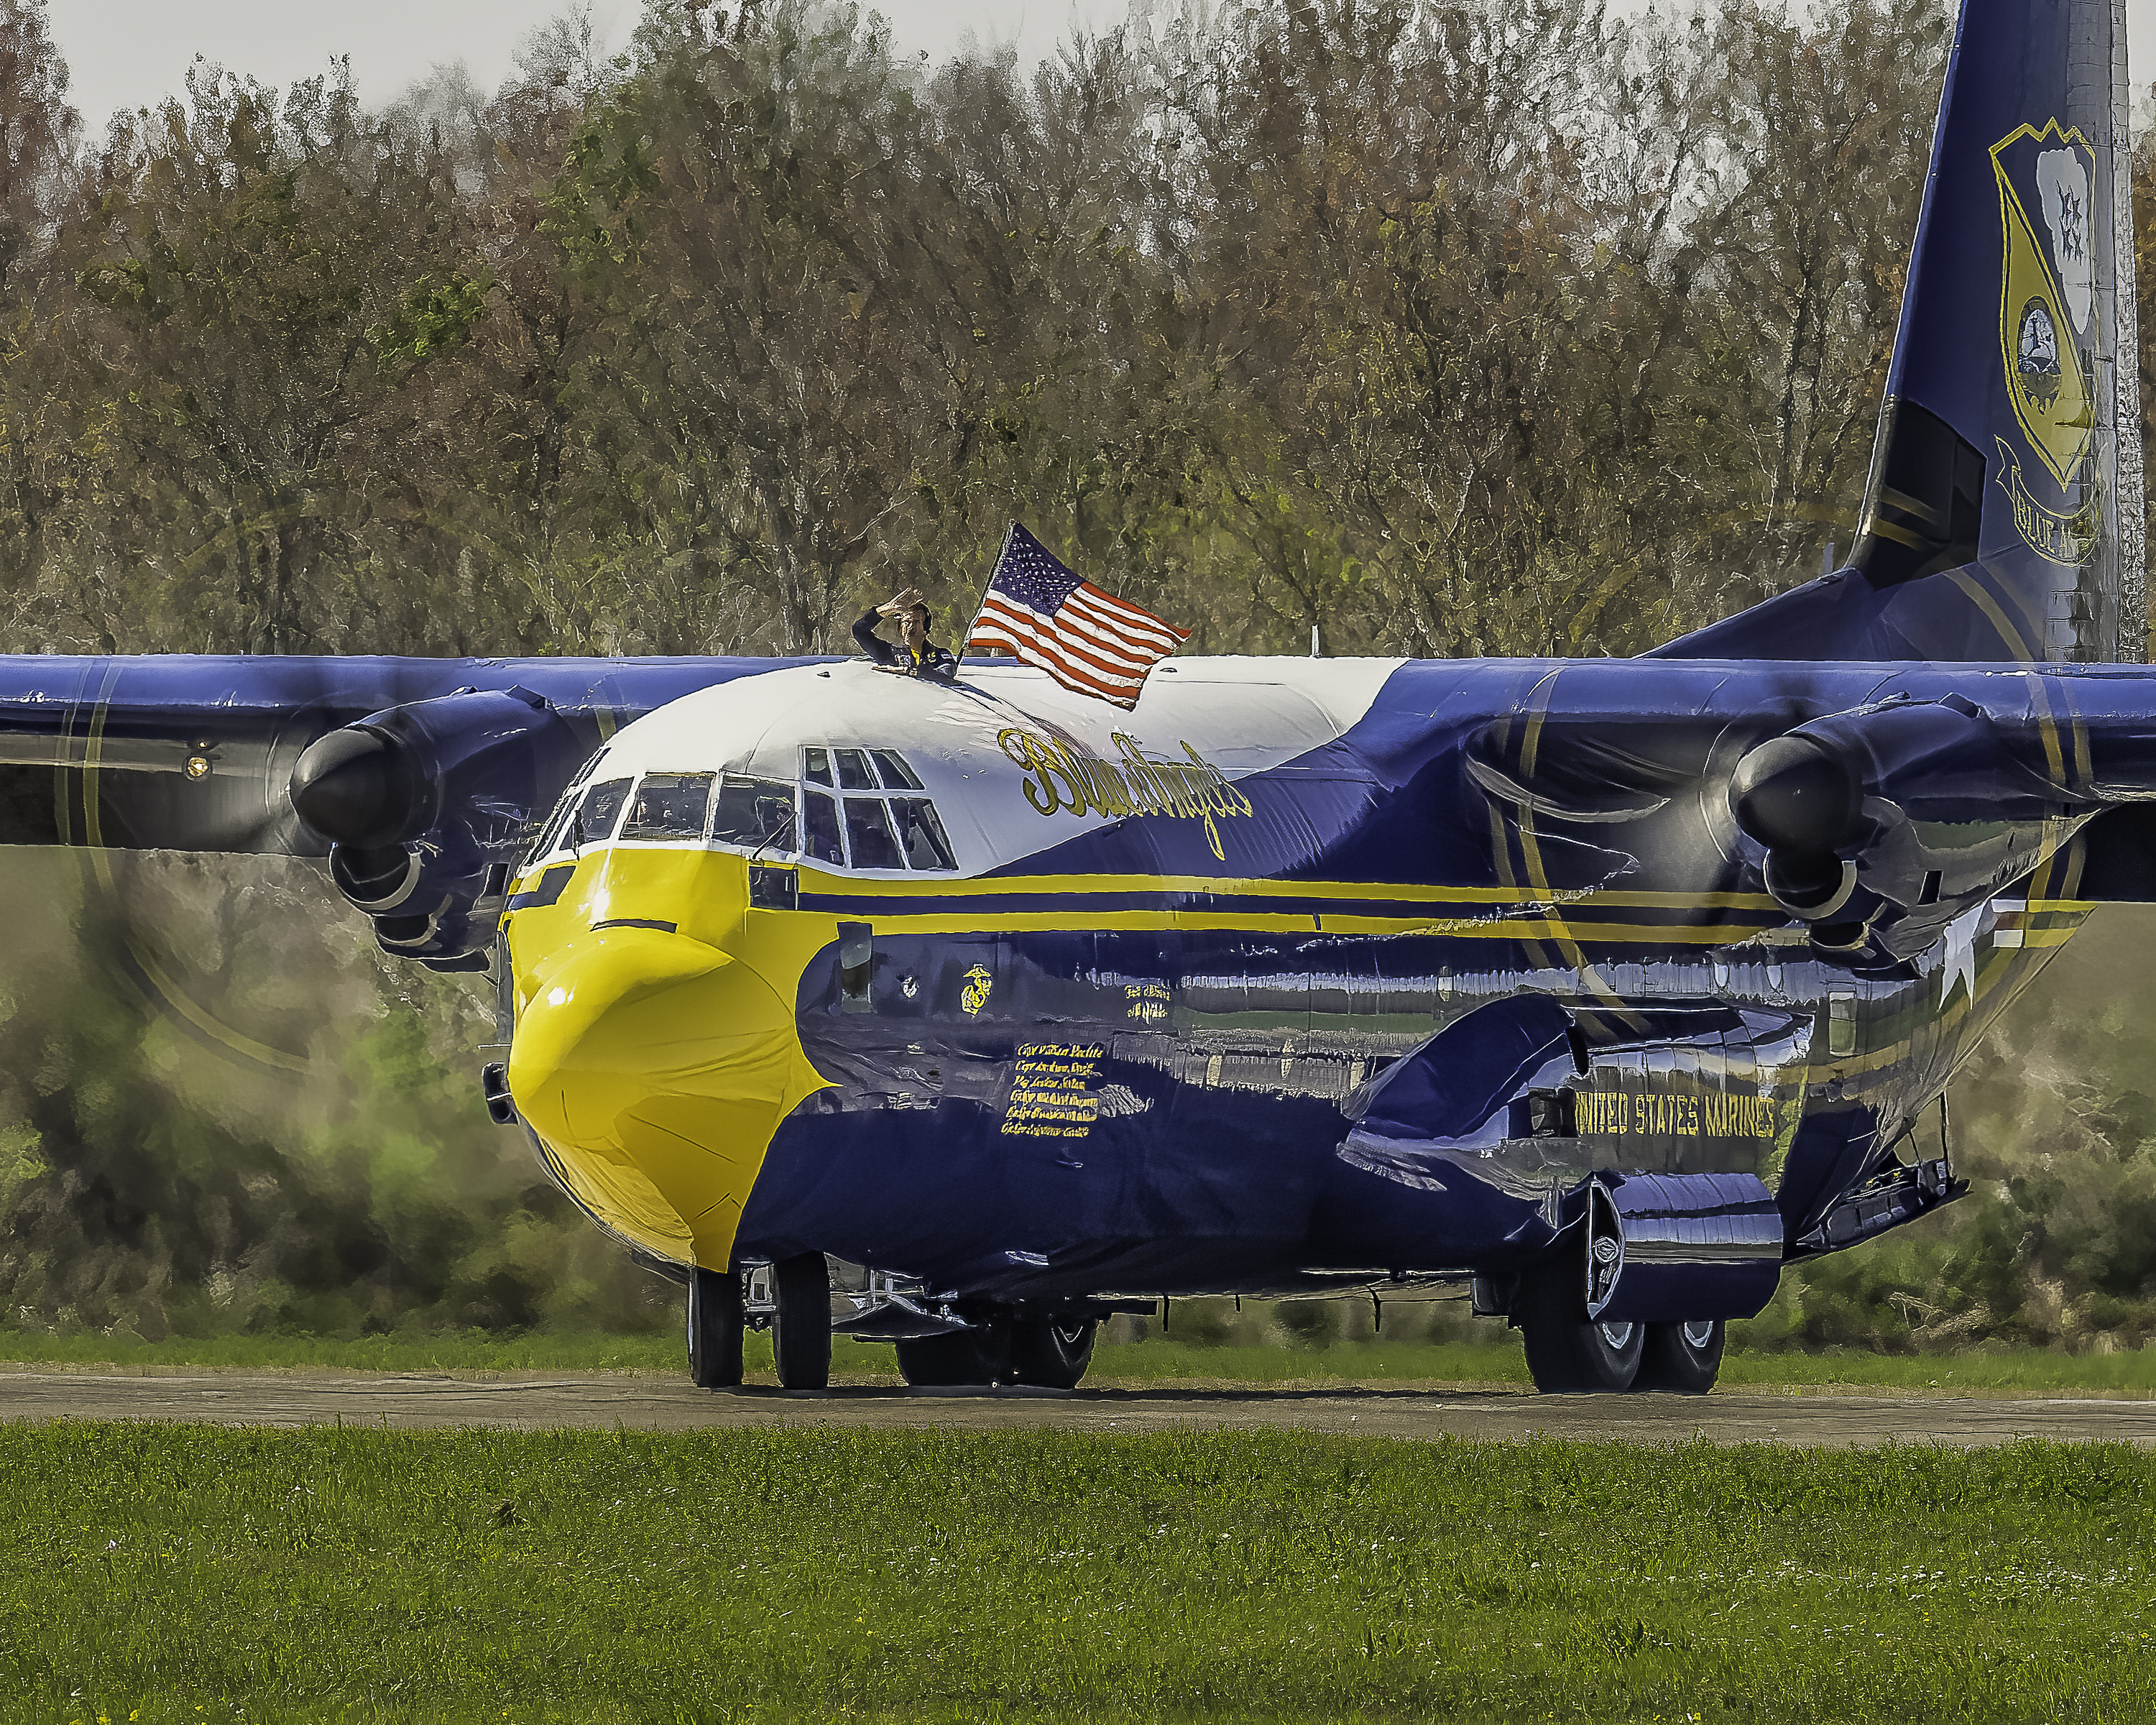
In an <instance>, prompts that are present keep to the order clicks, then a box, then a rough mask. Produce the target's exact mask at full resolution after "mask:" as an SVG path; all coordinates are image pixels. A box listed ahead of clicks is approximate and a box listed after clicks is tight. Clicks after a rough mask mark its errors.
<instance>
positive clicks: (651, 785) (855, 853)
mask: <svg viewBox="0 0 2156 1725" xmlns="http://www.w3.org/2000/svg"><path fill="white" fill-rule="evenodd" d="M923 789H924V787H923V786H922V784H921V779H920V776H919V775H918V774H916V773H915V772H914V770H913V768H911V767H910V766H909V765H907V763H906V759H905V757H903V756H901V755H900V754H899V753H898V752H896V750H893V749H822V748H812V749H803V751H802V752H801V780H800V782H799V783H798V784H797V783H795V782H794V781H793V780H790V779H784V778H757V777H756V776H754V775H752V774H749V773H645V774H644V775H643V776H642V777H641V778H634V779H630V778H610V779H608V780H606V781H605V782H604V783H601V784H595V785H593V786H591V787H589V788H588V789H580V788H577V787H574V786H572V787H571V788H570V790H569V792H568V793H566V794H565V795H564V796H563V798H562V803H561V806H560V807H559V808H557V809H556V810H555V811H554V813H553V814H552V816H551V817H550V818H549V819H548V820H547V825H546V828H545V829H544V830H543V831H542V833H541V834H540V836H539V839H537V840H536V842H535V843H534V845H533V846H532V855H533V857H534V858H535V859H536V858H538V857H542V856H545V855H549V854H551V853H552V852H555V851H557V850H559V851H563V852H567V851H572V850H577V851H580V850H583V848H584V847H585V846H587V845H597V844H602V843H603V842H604V841H606V840H607V839H613V838H616V837H618V838H619V842H621V843H624V844H636V843H643V844H667V843H672V844H677V845H678V844H680V843H681V842H682V841H684V840H687V841H689V842H690V843H697V842H702V843H709V844H715V845H732V846H738V847H740V848H741V849H742V850H747V851H748V852H749V853H750V854H751V855H756V854H757V853H758V852H775V853H777V854H779V855H794V856H798V857H800V858H802V859H803V860H805V861H809V862H817V863H824V864H827V865H830V866H831V867H834V868H841V869H843V868H846V867H849V866H850V867H853V868H856V869H916V870H953V869H956V868H957V866H958V864H957V857H956V855H955V854H954V853H953V852H952V849H951V840H950V837H949V835H948V834H947V833H946V832H945V831H944V829H943V822H942V818H941V817H940V816H938V815H937V813H936V805H935V803H933V802H932V800H931V799H930V798H928V797H927V796H925V795H922V794H921V792H922V791H923ZM632 793H633V794H632ZM624 810H626V811H627V817H626V819H624ZM617 826H619V829H620V831H619V834H618V835H617V834H616V832H615V829H616V827H617Z"/></svg>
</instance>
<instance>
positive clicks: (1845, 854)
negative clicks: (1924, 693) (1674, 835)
mask: <svg viewBox="0 0 2156 1725" xmlns="http://www.w3.org/2000/svg"><path fill="white" fill-rule="evenodd" d="M2103 753H2104V758H2102V759H2097V760H2092V759H2091V758H2090V755H2089V745H2088V743H2087V740H2086V738H2085V737H2083V738H2082V739H2081V740H2080V741H2078V742H2077V741H2076V740H2075V732H2074V728H2073V727H2072V726H2071V723H2070V722H2068V723H2060V724H2051V723H2046V722H2040V721H2039V722H2032V723H2030V724H2025V725H2023V724H2002V723H2001V722H2000V721H1998V720H1995V719H1994V718H1993V717H1992V716H1990V715H1989V714H1988V713H1986V712H1985V711H1984V710H1983V709H1982V708H1980V707H1979V706H1976V705H1975V704H1974V703H1973V702H1971V701H1967V700H1964V699H1963V697H1961V696H1956V695H1948V696H1944V697H1943V698H1942V699H1940V700H1938V701H1912V700H1907V699H1899V700H1894V701H1886V702H1882V703H1881V704H1879V705H1877V706H1865V707H1858V708H1856V709H1853V710H1852V711H1848V712H1842V713H1834V714H1830V715H1828V716H1825V717H1824V718H1819V719H1814V720H1812V721H1809V723H1806V724H1804V725H1799V726H1797V727H1796V728H1795V729H1794V730H1793V731H1790V732H1786V733H1785V734H1784V735H1783V736H1780V737H1774V738H1773V739H1771V740H1769V741H1768V742H1763V743H1760V744H1759V745H1758V746H1757V747H1754V748H1753V749H1752V750H1751V751H1749V752H1748V753H1747V754H1746V755H1745V756H1744V757H1743V759H1742V760H1740V761H1739V762H1738V764H1737V770H1736V772H1735V773H1734V775H1733V777H1732V781H1731V784H1730V802H1731V807H1732V810H1733V811H1734V813H1735V815H1736V818H1737V824H1738V826H1739V827H1740V828H1741V829H1743V832H1744V833H1745V834H1746V835H1747V836H1748V837H1749V838H1751V839H1753V840H1754V841H1755V842H1756V843H1758V844H1759V845H1763V847H1765V850H1766V853H1767V855H1766V861H1765V865H1764V870H1763V873H1764V876H1765V884H1766V888H1767V891H1768V894H1769V895H1771V896H1772V897H1773V898H1774V901H1775V903H1777V904H1778V905H1779V906H1781V907H1782V908H1783V909H1784V911H1788V912H1789V915H1791V916H1794V917H1797V918H1798V919H1799V920H1800V921H1802V922H1806V923H1809V925H1810V929H1811V937H1812V942H1813V944H1814V946H1815V947H1817V948H1818V949H1819V950H1820V952H1822V953H1824V954H1826V955H1837V954H1839V955H1844V956H1850V955H1856V954H1858V953H1860V952H1867V951H1875V950H1876V952H1878V953H1880V954H1881V955H1884V956H1886V957H1890V958H1907V957H1912V956H1914V955H1915V954H1916V953H1917V952H1922V951H1923V950H1925V949H1926V948H1927V947H1929V946H1931V945H1932V944H1933V942H1935V941H1937V940H1938V937H1939V932H1940V931H1941V930H1942V929H1943V927H1945V926H1946V924H1947V923H1948V922H1951V921H1953V918H1954V917H1955V916H1958V915H1959V914H1961V913H1962V912H1963V911H1965V910H1966V909H1968V908H1969V906H1971V905H1974V904H1976V903H1979V902H1980V901H1983V900H1984V899H1986V898H1988V897H1989V896H1991V895H1992V894H1994V893H1995V892H1998V891H2000V890H2001V889H2003V888H2004V887H2005V886H2008V885H2009V884H2010V882H2012V881H2014V880H2019V879H2020V878H2021V877H2022V876H2024V875H2027V874H2028V873H2029V872H2030V870H2032V869H2033V868H2035V866H2036V865H2038V864H2039V863H2040V862H2041V861H2042V860H2044V858H2045V856H2046V855H2048V854H2049V853H2050V852H2051V851H2054V850H2057V849H2058V848H2059V847H2060V846H2061V845H2064V844H2065V843H2066V841H2067V840H2068V839H2070V838H2071V836H2072V835H2073V834H2074V833H2075V832H2076V830H2078V829H2079V828H2080V827H2081V826H2082V824H2084V823H2086V822H2087V821H2088V820H2089V819H2092V817H2094V816H2095V815H2097V814H2101V813H2102V812H2103V811H2104V810H2105V809H2107V808H2111V807H2113V806H2115V805H2117V804H2121V803H2133V802H2144V801H2147V800H2148V799H2149V798H2151V797H2152V796H2156V749H2152V748H2150V747H2148V746H2146V745H2143V744H2139V743H2132V744H2128V745H2125V746H2123V747H2122V746H2118V745H2112V746H2110V747H2107V748H2106V749H2105V750H2104V752H2103Z"/></svg>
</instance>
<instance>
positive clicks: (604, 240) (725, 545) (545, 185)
mask: <svg viewBox="0 0 2156 1725" xmlns="http://www.w3.org/2000/svg"><path fill="white" fill-rule="evenodd" d="M43 6H44V0H0V156H4V157H5V158H6V160H5V164H4V167H0V175H4V181H3V182H0V599H4V609H0V645H5V646H8V647H13V648H18V649H20V648H39V649H64V648H99V647H111V648H117V649H122V650H144V649H165V648H170V649H244V650H249V651H259V652H300V651H346V650H350V651H360V650H366V651H391V652H396V651H403V652H417V653H459V652H480V651H484V652H502V653H509V652H564V653H581V652H602V653H612V652H632V651H648V652H665V653H701V652H721V651H744V652H761V651H798V650H805V649H819V648H829V647H833V646H834V645H838V646H843V644H844V624H845V622H846V621H847V620H848V619H850V616H851V615H852V614H855V612H857V611H858V610H859V609H860V606H861V603H862V602H863V600H864V599H865V598H870V597H872V596H873V597H880V596H881V595H882V594H884V593H887V592H889V591H891V589H893V588H896V587H898V586H901V585H906V584H911V583H918V584H920V585H921V586H922V587H923V588H925V589H926V590H927V591H928V592H929V593H931V594H932V596H933V597H934V598H936V599H937V603H938V604H939V606H940V607H941V608H942V610H943V611H944V612H945V613H946V614H947V615H949V616H950V617H952V618H954V619H957V620H958V621H959V622H962V620H963V618H964V616H965V615H968V614H970V610H969V608H970V605H971V603H972V602H973V599H974V598H975V596H976V595H977V593H978V589H979V588H980V586H981V584H982V583H983V579H984V576H985V572H986V569H987V567H988V564H989V563H990V562H991V561H992V559H993V553H994V550H995V547H996V544H997V542H998V538H999V536H1000V534H1001V532H1002V529H1003V526H1004V521H1005V520H1006V519H1007V518H1009V517H1011V516H1018V517H1019V518H1022V519H1024V520H1025V521H1028V522H1029V523H1030V524H1031V525H1032V526H1034V529H1035V530H1036V531H1038V532H1039V533H1040V534H1041V535H1042V536H1044V537H1045V539H1046V540H1047V541H1048V542H1049V543H1050V546H1051V547H1055V548H1056V549H1057V550H1059V551H1060V552H1062V553H1063V554H1065V556H1066V557H1068V558H1069V559H1070V560H1071V561H1073V562H1075V564H1076V565H1077V566H1078V567H1081V568H1082V569H1084V570H1085V571H1086V572H1088V573H1089V574H1091V575H1093V576H1095V577H1096V578H1100V579H1101V580H1103V581H1104V582H1105V583H1107V584H1109V585H1111V586H1112V587H1114V588H1118V589H1119V590H1122V591H1124V592H1127V593H1130V594H1132V596H1133V597H1135V598H1139V599H1141V600H1142V601H1144V602H1146V603H1151V604H1153V605H1156V606H1158V608H1161V609H1162V610H1163V612H1164V613H1165V614H1168V615H1169V616H1171V617H1173V618H1175V619H1178V620H1179V621H1182V622H1183V623H1186V624H1189V625H1191V626H1192V627H1193V629H1194V630H1195V637H1196V638H1195V641H1194V644H1193V646H1194V649H1196V650H1212V651H1268V650H1293V649H1306V647H1307V644H1308V642H1309V638H1310V631H1311V629H1312V628H1317V629H1321V630H1322V633H1323V636H1324V639H1325V641H1326V643H1327V649H1328V650H1334V651H1339V652H1355V651H1389V652H1390V651H1398V652H1408V653H1414V654H1422V655H1453V654H1476V653H1493V654H1512V653H1542V652H1558V653H1567V654H1594V653H1604V652H1607V653H1626V652H1631V651H1635V650H1637V649H1640V648H1641V647H1644V646H1646V645H1649V644H1652V643H1654V642H1655V641H1657V640H1661V639H1666V638H1667V637H1669V636H1671V635H1672V634H1676V633H1678V632H1680V631H1681V630H1683V629H1687V628H1690V627H1693V626H1696V625H1697V624H1701V623H1702V622H1705V621H1707V620H1709V619H1712V618H1713V617H1715V616H1717V615H1721V614H1726V613H1727V612H1728V611H1730V610H1732V609H1734V608H1738V607H1740V606H1742V605H1743V604H1744V603H1749V602H1750V601H1752V600H1753V599H1756V598H1758V597H1760V596H1761V595H1762V594H1763V593H1767V592H1770V591H1774V590H1777V589H1779V588H1780V587H1782V586H1784V585H1786V584H1788V583H1791V582H1793V581H1794V580H1797V579H1799V578H1804V577H1806V576H1809V574H1811V573H1813V572H1816V570H1817V569H1818V568H1819V567H1820V560H1821V556H1822V553H1823V552H1824V550H1825V546H1826V545H1827V543H1828V542H1839V543H1840V544H1842V545H1843V546H1846V545H1847V543H1848V542H1849V541H1850V539H1851V537H1852V536H1853V526H1854V511H1855V506H1856V501H1857V498H1858V495H1859V493H1860V491H1861V485H1862V479H1863V470H1864V467H1865V464H1866V459H1867V457H1868V454H1869V450H1870V445H1871V429H1872V421H1873V417H1874V414H1875V413H1876V403H1877V401H1878V398H1879V393H1880V389H1881V383H1882V381H1883V377H1884V368H1885V364H1886V356H1887V352H1888V350H1889V347H1890V345H1891V341H1892V331H1893V326H1894V321H1895V316H1896V311H1897V305H1898V301H1899V295H1900V292H1901V287H1902V271H1903V266H1904V263H1905V260H1906V257H1907V249H1908V244H1909V239H1910V235H1911V233H1912V228H1913V225H1914V218H1915V213H1916V206H1917V196H1918V193H1919V188H1920V185H1921V181H1922V171H1923V163H1924V161H1925V155H1926V148H1927V142H1928V136H1929V130H1930V126H1931V121H1932V116H1933V109H1934V106H1935V105H1936V101H1937V93H1938V82H1939V78H1940V75H1941V71H1942V67H1943V52H1944V49H1945V45H1946V43H1947V41H1948V32H1949V19H1948V14H1947V13H1946V12H1945V11H1944V10H1943V8H1942V5H1941V4H1940V0H1825V3H1823V4H1821V5H1820V7H1819V8H1817V9H1816V10H1815V12H1813V13H1811V14H1810V15H1809V16H1807V17H1804V18H1789V17H1788V16H1786V15H1785V14H1784V10H1783V8H1781V7H1780V6H1779V4H1773V3H1762V0H1713V3H1709V4H1707V5H1704V6H1702V8H1701V9H1700V10H1698V11H1696V12H1692V13H1685V14H1681V15H1676V16H1671V17H1663V16H1660V15H1657V14H1652V13H1650V14H1648V15H1646V16H1645V17H1642V18H1632V19H1629V20H1619V19H1615V18H1610V17H1609V16H1607V15H1606V14H1605V13H1604V11H1603V9H1602V7H1601V5H1600V4H1599V0H1507V3H1506V4H1504V5H1496V4H1491V3H1487V0H1297V3H1292V4H1286V5H1282V6H1278V7H1251V8H1244V9H1240V10H1235V11H1232V12H1231V11H1223V12H1221V13H1219V14H1218V15H1214V14H1211V13H1209V12H1208V11H1207V10H1205V9H1204V8H1200V7H1198V6H1196V5H1194V4H1193V5H1192V6H1190V7H1188V8H1187V9H1185V10H1183V11H1179V12H1167V13H1158V14H1153V15H1144V14H1141V15H1139V16H1137V17H1135V18H1133V20H1132V22H1130V23H1127V24H1125V25H1122V26H1119V27H1117V28H1114V29H1111V30H1108V31H1106V32H1104V33H1101V34H1099V35H1097V36H1079V37H1075V38H1074V39H1071V40H1070V41H1069V42H1068V43H1066V44H1065V45H1064V46H1063V47H1062V48H1061V49H1060V50H1059V51H1058V52H1057V53H1056V54H1055V56H1054V57H1053V58H1052V59H1050V61H1049V62H1048V63H1047V64H1045V65H1042V66H1040V67H1039V68H1037V69H1036V68H1028V67H1023V66H1020V65H1019V64H1017V63H1016V62H1015V60H1014V59H1012V58H1011V57H1010V56H1009V55H1005V56H1004V57H1002V58H1000V59H996V58H986V59H984V58H981V57H971V58H965V57H962V58H959V59H953V60H952V61H949V62H948V63H946V64H942V65H931V64H927V63H925V61H922V60H916V59H906V58H903V57H901V54H899V53H898V52H897V51H896V49H894V47H893V44H892V42H891V37H890V35H889V33H888V31H887V28H885V25H884V24H883V23H881V22H880V20H878V19H877V18H875V15H874V14H871V13H857V12H856V11H855V10H853V9H851V8H847V7H843V6H841V7H811V6H807V5H804V4H803V3H800V0H744V3H743V5H742V7H741V8H740V9H738V10H729V9H728V8H726V7H725V6H723V5H717V6H715V5H711V4H706V3H705V0H650V3H649V7H648V10H647V13H646V14H645V17H644V21H643V23H642V24H641V26H640V27H639V28H638V30H637V31H636V33H635V36H634V42H633V44H632V45H631V47H630V49H629V51H628V53H626V54H624V55H622V56H620V57H619V58H617V59H610V60H603V61H602V60H598V59H594V57H593V53H592V49H591V32H590V30H589V28H588V23H586V22H584V21H581V20H579V19H577V18H573V17H572V18H568V19H567V20H564V21H562V22H561V23H557V24H556V25H554V26H552V28H548V29H547V30H545V31H542V33H539V34H538V35H537V36H536V37H535V38H533V39H531V42H530V43H529V44H527V45H526V49H525V50H524V53H523V54H522V57H521V61H520V65H521V70H520V72H519V73H518V74H517V75H516V77H514V78H513V79H511V80H510V82H509V83H508V84H506V85H505V86H504V87H503V88H502V89H501V90H499V91H498V92H496V93H495V94H494V95H491V96H487V95H483V94H482V93H481V92H480V91H478V90H475V89H474V88H473V87H472V86H471V85H470V80H468V79H467V78H466V77H465V75H464V74H462V73H461V72H459V71H455V70H450V71H444V72H440V73H439V74H437V75H436V76H435V77H434V78H433V79H432V80H430V81H429V82H428V83H426V84H424V85H422V86H419V87H417V88H415V89H413V90H411V91H410V92H409V93H408V95H405V96H404V97H403V99H402V100H398V101H397V102H395V103H393V104H392V105H389V106H388V107H387V108H383V109H380V110H369V109H367V107H366V106H365V105H363V104H362V102H361V101H360V100H359V99H358V97H357V95H356V93H355V92H354V90H353V89H352V84H351V82H350V79H349V76H348V74H347V73H346V70H345V69H344V68H343V67H342V66H341V65H336V66H333V67H332V68H331V69H330V70H329V71H327V72H326V73H325V74H324V75H322V76H321V77H318V78H316V79H312V80H307V81H305V82H303V83H300V84H298V85H294V86H292V87H291V88H290V89H289V90H276V89H272V88H269V87H268V86H265V85H261V84H259V83H257V82H255V81H254V80H250V79H249V78H246V77H245V76H244V75H241V74H237V73H234V72H230V71H228V70H226V69H222V68H219V67H217V66H214V65H210V64H200V63H198V64H197V65H196V66H195V67H194V68H193V69H192V70H191V71H190V72H189V74H188V75H187V95H186V96H185V97H184V98H183V99H174V100H169V101H167V102H165V103H163V104H162V105H160V106H158V107H157V108H155V109H151V110H138V111H136V112H132V113H122V114H120V115H117V116H113V117H112V118H111V119H110V121H109V122H108V123H107V124H106V125H105V129H104V130H103V131H102V133H101V134H95V135H93V133H94V129H93V128H85V127H84V126H81V125H80V124H79V123H78V122H77V121H75V119H74V116H72V115H71V114H70V113H69V111H68V110H67V108H66V106H65V102H64V90H65V71H64V67H62V66H61V65H60V64H59V59H58V57H57V55H56V54H55V52H54V49H53V47H52V45H51V44H50V42H49V38H48V36H47V33H46V32H45V29H44V17H43ZM2147 274H2148V272H2144V280H2146V276H2147ZM2151 394H2152V393H2144V399H2148V398H2150V395H2151Z"/></svg>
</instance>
